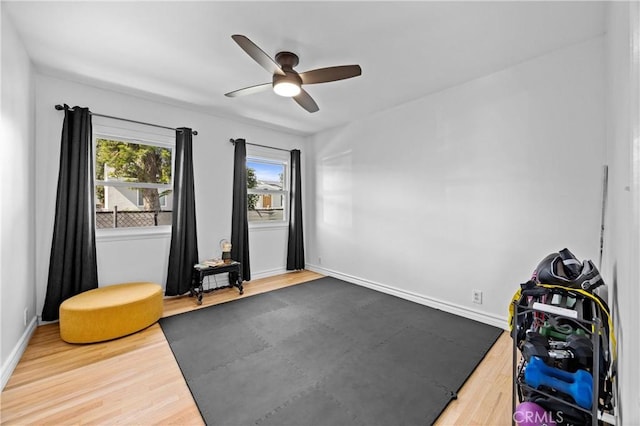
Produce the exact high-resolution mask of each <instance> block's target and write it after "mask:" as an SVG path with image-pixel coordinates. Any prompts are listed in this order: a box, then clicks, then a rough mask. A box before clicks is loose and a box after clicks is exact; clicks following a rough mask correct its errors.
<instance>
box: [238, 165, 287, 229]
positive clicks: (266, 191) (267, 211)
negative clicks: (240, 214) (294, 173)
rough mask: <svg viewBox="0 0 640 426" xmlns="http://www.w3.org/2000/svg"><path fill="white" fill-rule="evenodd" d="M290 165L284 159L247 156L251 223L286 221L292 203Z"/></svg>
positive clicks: (280, 222) (280, 223) (248, 206)
mask: <svg viewBox="0 0 640 426" xmlns="http://www.w3.org/2000/svg"><path fill="white" fill-rule="evenodd" d="M287 166H288V163H287V162H286V161H285V160H280V159H272V158H268V159H267V158H257V157H247V209H248V212H247V217H248V221H249V223H271V224H279V225H282V224H284V223H285V221H286V220H287V204H288V203H289V196H288V193H289V190H288V185H289V184H288V182H289V179H288V175H287V173H288V167H287Z"/></svg>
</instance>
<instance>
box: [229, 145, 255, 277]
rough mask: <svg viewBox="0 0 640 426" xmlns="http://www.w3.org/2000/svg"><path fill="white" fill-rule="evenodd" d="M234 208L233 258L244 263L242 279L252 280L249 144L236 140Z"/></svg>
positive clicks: (232, 213)
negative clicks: (248, 200) (248, 182)
mask: <svg viewBox="0 0 640 426" xmlns="http://www.w3.org/2000/svg"><path fill="white" fill-rule="evenodd" d="M234 145H235V151H234V155H233V208H232V211H231V258H232V259H233V260H236V261H238V262H240V263H242V279H243V280H244V281H249V280H251V267H250V266H249V224H248V219H247V146H246V143H245V140H244V139H236V140H235V141H234Z"/></svg>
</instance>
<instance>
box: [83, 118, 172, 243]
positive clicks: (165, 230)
mask: <svg viewBox="0 0 640 426" xmlns="http://www.w3.org/2000/svg"><path fill="white" fill-rule="evenodd" d="M141 128H145V129H146V127H144V126H142V125H139V124H129V123H123V122H120V121H119V120H118V121H114V120H112V119H109V118H103V117H96V118H95V119H94V122H93V125H92V130H93V134H92V144H93V152H94V155H93V159H92V161H93V168H94V170H95V168H96V164H95V161H96V155H95V152H96V139H116V140H121V141H123V142H129V143H138V144H144V145H152V146H157V147H160V148H167V149H170V150H171V159H172V164H171V183H169V184H157V183H142V182H122V181H112V180H109V181H102V180H95V182H94V191H95V187H96V186H105V185H106V186H113V187H127V188H131V187H132V186H133V187H135V188H158V189H172V188H173V176H174V174H175V134H174V133H173V132H170V131H166V132H163V131H160V130H159V132H158V133H155V132H149V131H145V130H141ZM154 130H156V129H154ZM95 231H96V241H126V240H140V239H149V238H171V225H161V226H144V227H127V228H100V229H98V228H96V230H95Z"/></svg>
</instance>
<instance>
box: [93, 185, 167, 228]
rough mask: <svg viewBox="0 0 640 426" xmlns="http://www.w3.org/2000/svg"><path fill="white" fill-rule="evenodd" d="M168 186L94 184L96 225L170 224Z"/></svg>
mask: <svg viewBox="0 0 640 426" xmlns="http://www.w3.org/2000/svg"><path fill="white" fill-rule="evenodd" d="M171 192H172V191H171V190H164V189H156V188H135V187H134V188H127V187H121V186H117V187H116V186H109V185H104V186H103V185H97V186H96V199H95V202H96V228H98V229H101V228H130V227H145V226H162V225H171V214H172V212H171V210H172V207H173V196H172V193H171Z"/></svg>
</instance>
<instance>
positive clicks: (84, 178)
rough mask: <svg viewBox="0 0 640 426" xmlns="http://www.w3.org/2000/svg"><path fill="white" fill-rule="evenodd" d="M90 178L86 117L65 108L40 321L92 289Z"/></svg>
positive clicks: (80, 111) (84, 110) (95, 283)
mask: <svg viewBox="0 0 640 426" xmlns="http://www.w3.org/2000/svg"><path fill="white" fill-rule="evenodd" d="M93 177H94V176H93V143H92V141H91V113H90V112H89V109H87V108H79V107H74V108H73V109H71V108H69V106H68V105H65V106H64V122H63V124H62V140H61V143H60V171H59V174H58V190H57V196H56V211H55V220H54V225H53V241H52V243H51V256H50V258H49V278H48V282H47V294H46V297H45V300H44V307H43V309H42V319H43V320H44V321H54V320H57V319H58V317H59V308H60V304H61V303H62V302H63V301H65V300H66V299H68V298H70V297H72V296H75V295H76V294H79V293H82V292H84V291H87V290H91V289H93V288H96V287H98V268H97V264H96V236H95V210H94V208H95V204H94V197H93Z"/></svg>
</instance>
